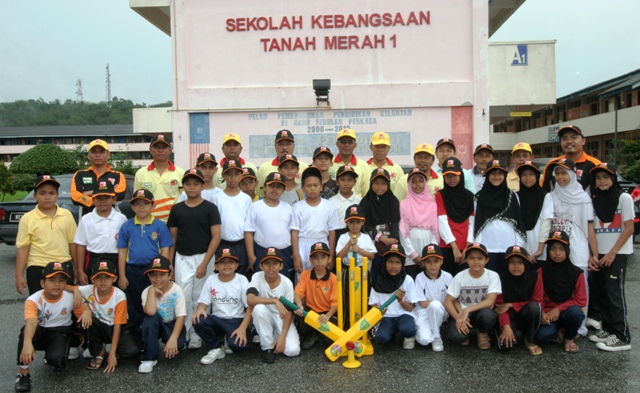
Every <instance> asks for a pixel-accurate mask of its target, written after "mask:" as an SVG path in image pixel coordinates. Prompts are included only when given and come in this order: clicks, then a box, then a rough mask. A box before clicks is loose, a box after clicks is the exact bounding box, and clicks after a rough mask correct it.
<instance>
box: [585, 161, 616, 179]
mask: <svg viewBox="0 0 640 393" xmlns="http://www.w3.org/2000/svg"><path fill="white" fill-rule="evenodd" d="M599 171H604V172H607V173H609V174H610V175H611V176H613V177H614V178H615V177H616V176H617V174H618V171H617V170H616V167H615V165H613V164H609V163H608V162H601V163H600V164H598V166H594V167H593V168H591V170H590V171H589V173H591V174H592V175H594V174H595V173H596V172H599Z"/></svg>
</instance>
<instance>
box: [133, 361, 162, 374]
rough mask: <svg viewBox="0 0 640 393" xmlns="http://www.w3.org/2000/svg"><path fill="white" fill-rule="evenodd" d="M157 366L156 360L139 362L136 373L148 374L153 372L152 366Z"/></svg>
mask: <svg viewBox="0 0 640 393" xmlns="http://www.w3.org/2000/svg"><path fill="white" fill-rule="evenodd" d="M156 364H158V361H157V360H143V361H142V362H140V367H138V372H139V373H140V374H149V373H150V372H151V371H153V366H155V365H156Z"/></svg>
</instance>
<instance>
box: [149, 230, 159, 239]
mask: <svg viewBox="0 0 640 393" xmlns="http://www.w3.org/2000/svg"><path fill="white" fill-rule="evenodd" d="M158 236H159V235H158V232H151V240H158Z"/></svg>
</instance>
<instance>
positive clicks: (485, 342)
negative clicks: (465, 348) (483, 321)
mask: <svg viewBox="0 0 640 393" xmlns="http://www.w3.org/2000/svg"><path fill="white" fill-rule="evenodd" d="M477 338H478V349H482V350H483V351H486V350H487V349H491V339H490V338H489V334H487V333H481V332H478V337H477Z"/></svg>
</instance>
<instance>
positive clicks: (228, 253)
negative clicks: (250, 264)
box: [216, 248, 240, 263]
mask: <svg viewBox="0 0 640 393" xmlns="http://www.w3.org/2000/svg"><path fill="white" fill-rule="evenodd" d="M223 258H231V259H235V260H236V262H238V261H239V260H240V258H238V254H237V253H236V250H234V249H233V248H220V249H218V251H216V263H218V262H219V261H220V260H221V259H223Z"/></svg>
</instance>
